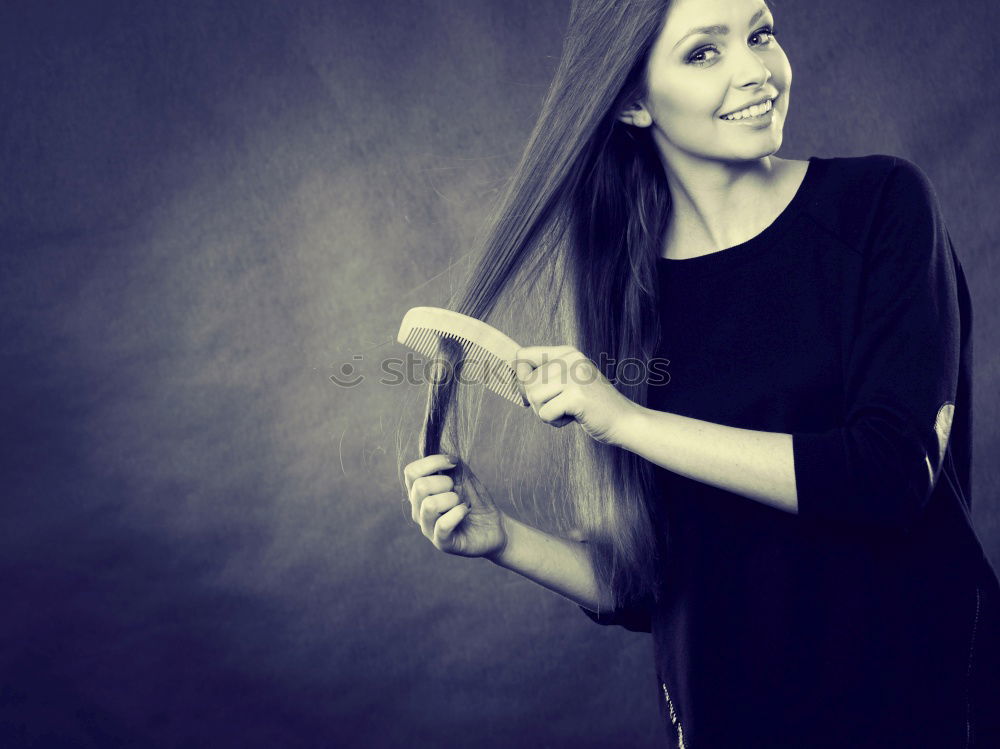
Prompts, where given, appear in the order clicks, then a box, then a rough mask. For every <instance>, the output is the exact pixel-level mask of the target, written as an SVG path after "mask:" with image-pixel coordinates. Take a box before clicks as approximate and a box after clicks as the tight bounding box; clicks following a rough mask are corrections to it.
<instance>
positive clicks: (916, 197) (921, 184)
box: [808, 153, 939, 249]
mask: <svg viewBox="0 0 1000 749" xmlns="http://www.w3.org/2000/svg"><path fill="white" fill-rule="evenodd" d="M810 162H811V163H812V165H813V166H812V168H814V169H817V171H818V174H817V175H815V180H814V184H815V188H814V190H815V192H814V194H813V196H812V200H810V201H809V207H808V210H809V212H810V213H811V214H812V216H813V218H814V219H815V220H816V221H817V222H818V223H820V224H822V225H823V226H825V227H826V228H827V230H828V231H830V232H831V233H833V234H836V235H837V236H839V237H840V238H841V239H843V240H844V241H845V242H846V243H847V244H848V245H850V246H852V247H854V248H855V249H858V248H859V247H860V246H861V245H862V244H863V243H864V238H865V237H866V235H867V234H868V233H869V232H871V231H872V230H873V229H874V228H876V227H877V226H878V225H880V224H882V223H884V221H883V219H884V218H885V217H886V215H887V214H894V216H895V217H896V218H901V219H902V221H903V223H906V220H907V219H906V218H905V216H906V215H912V216H913V217H922V216H928V215H931V214H935V213H938V211H939V207H938V201H937V196H936V194H935V191H934V187H933V186H932V184H931V181H930V179H928V177H927V175H926V174H925V173H924V171H923V170H922V169H921V168H920V167H919V166H917V165H916V164H915V163H913V162H912V161H910V160H908V159H906V158H903V157H902V156H893V155H889V154H881V153H877V154H867V155H864V156H834V157H817V156H813V157H811V158H810Z"/></svg>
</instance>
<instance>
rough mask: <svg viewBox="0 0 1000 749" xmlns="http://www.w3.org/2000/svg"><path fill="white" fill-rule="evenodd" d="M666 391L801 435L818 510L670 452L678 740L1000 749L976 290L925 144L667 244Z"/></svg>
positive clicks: (708, 411) (658, 657)
mask: <svg viewBox="0 0 1000 749" xmlns="http://www.w3.org/2000/svg"><path fill="white" fill-rule="evenodd" d="M658 271H659V283H660V286H659V303H658V307H659V310H658V312H659V314H660V315H661V318H662V328H663V335H662V338H661V341H660V346H659V351H658V355H659V356H662V357H664V358H666V359H668V360H669V365H668V371H669V373H670V377H669V381H668V382H666V384H662V385H658V386H651V387H650V396H649V402H648V404H647V405H648V406H649V407H650V408H654V409H657V410H662V411H669V412H672V413H677V414H682V415H685V416H690V417H693V418H697V419H702V420H705V421H709V422H715V423H720V424H726V425H729V426H734V427H740V428H744V429H753V430H760V431H767V432H781V433H787V434H791V435H792V444H793V453H794V465H795V469H794V470H795V482H796V491H797V499H798V512H797V513H790V512H787V511H784V510H780V509H776V508H773V507H770V506H768V505H765V504H763V503H760V502H758V501H755V500H752V499H749V498H747V497H743V496H740V495H737V494H735V493H732V492H728V491H725V490H722V489H719V488H716V487H713V486H711V485H708V484H705V483H701V482H698V481H694V480H691V479H688V478H686V477H683V476H681V475H679V474H676V473H673V472H671V471H667V470H665V469H662V468H661V467H659V466H656V468H655V473H656V476H657V481H658V486H659V492H658V494H657V495H656V496H653V497H650V498H649V509H650V513H651V516H652V517H653V518H654V521H655V523H656V526H657V528H658V531H659V543H660V548H661V558H662V560H663V561H662V569H661V577H662V582H661V585H660V586H659V591H658V592H659V595H658V596H653V595H652V594H650V595H648V596H647V597H645V598H643V599H641V600H637V601H634V602H632V603H630V604H629V605H627V606H624V607H622V608H620V609H618V610H615V611H612V612H602V613H600V614H597V613H594V612H590V611H588V610H587V609H583V611H584V613H586V614H587V615H588V616H589V617H590V618H591V619H593V620H594V621H596V622H598V623H600V624H618V625H621V626H623V627H625V628H627V629H630V630H633V631H639V632H650V633H652V635H653V646H654V655H655V664H656V676H657V682H658V683H657V690H658V696H659V700H660V705H661V708H662V714H663V718H664V724H665V728H666V729H667V737H668V740H669V742H668V743H670V744H672V745H674V746H684V747H686V749H707V748H708V747H734V748H736V747H738V748H740V749H750V748H751V747H808V748H809V749H818V748H821V747H846V746H855V747H858V746H861V747H868V746H871V747H889V746H892V747H911V748H912V747H935V748H936V749H940V748H942V747H948V748H951V747H966V746H983V747H985V746H990V747H1000V730H998V728H997V720H998V719H997V718H996V715H995V714H997V713H1000V665H998V664H1000V657H998V656H997V643H998V641H1000V625H998V624H997V621H998V601H1000V584H998V582H997V576H996V573H995V571H994V570H993V569H992V567H991V565H990V563H989V561H988V559H987V557H986V556H985V554H984V552H983V549H982V547H981V544H980V542H979V539H978V538H977V536H976V533H975V531H974V529H973V526H972V523H971V519H970V509H971V505H970V480H969V476H970V466H971V458H972V455H971V430H972V387H971V386H972V382H971V375H972V358H971V357H972V346H971V322H972V317H971V315H972V308H971V303H970V298H969V292H968V287H967V285H966V280H965V277H964V274H963V270H962V266H961V264H960V262H959V259H958V257H957V255H956V254H955V251H954V249H953V247H952V243H951V240H950V237H949V235H948V232H947V230H946V227H945V225H944V223H943V220H942V216H941V211H940V208H939V205H938V202H937V199H936V195H935V193H934V189H933V187H932V185H931V184H930V182H929V181H928V179H927V177H926V176H925V175H924V174H923V172H922V171H920V169H919V168H917V167H916V166H915V165H914V164H912V163H910V162H908V161H906V160H905V159H901V158H895V157H890V156H882V155H873V156H866V157H852V158H832V159H823V158H818V157H813V158H811V159H810V160H809V167H808V170H807V172H806V176H805V178H804V180H803V182H802V184H801V186H800V187H799V189H798V192H797V193H796V194H795V196H794V198H793V199H792V201H791V203H790V204H789V205H788V206H787V207H786V208H785V210H784V211H783V212H782V213H781V214H780V215H779V216H778V217H777V219H776V220H775V221H774V222H773V223H772V224H771V225H770V226H768V227H767V228H766V229H765V230H764V231H763V232H761V233H760V234H758V235H757V236H755V237H753V238H752V239H750V240H748V241H746V242H744V243H742V244H739V245H736V246H733V247H730V248H727V249H725V250H721V251H718V252H714V253H710V254H708V255H703V256H700V257H695V258H690V259H684V260H668V259H665V258H661V259H660V260H659V261H658Z"/></svg>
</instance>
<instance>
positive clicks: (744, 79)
mask: <svg viewBox="0 0 1000 749" xmlns="http://www.w3.org/2000/svg"><path fill="white" fill-rule="evenodd" d="M770 78H771V71H770V70H769V69H768V67H767V65H765V64H764V60H763V58H762V57H761V56H760V55H759V54H757V53H756V52H754V51H753V50H752V49H750V48H749V47H748V48H745V49H744V51H743V54H742V55H741V56H740V61H739V67H738V68H737V71H736V81H735V83H736V86H737V87H738V88H746V87H747V86H749V87H751V88H757V87H759V86H762V85H764V84H765V83H767V82H768V80H769V79H770Z"/></svg>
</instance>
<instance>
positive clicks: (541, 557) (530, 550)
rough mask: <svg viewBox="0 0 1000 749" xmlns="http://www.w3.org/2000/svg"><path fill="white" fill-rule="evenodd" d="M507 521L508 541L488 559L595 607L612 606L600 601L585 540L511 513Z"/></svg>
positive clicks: (574, 600) (563, 594)
mask: <svg viewBox="0 0 1000 749" xmlns="http://www.w3.org/2000/svg"><path fill="white" fill-rule="evenodd" d="M503 523H504V529H505V531H506V533H507V543H506V545H505V546H504V547H503V549H501V550H500V552H499V553H497V554H495V555H493V556H489V557H487V559H489V560H490V561H491V562H493V563H494V564H496V565H499V566H500V567H505V568H506V569H509V570H512V571H513V572H517V573H518V574H520V575H523V576H524V577H526V578H528V579H529V580H532V581H533V582H536V583H538V584H539V585H541V586H543V587H545V588H548V589H549V590H551V591H554V592H555V593H558V594H559V595H561V596H563V597H565V598H568V599H569V600H571V601H573V602H574V603H576V604H578V605H580V606H583V607H585V608H588V609H590V610H591V611H597V610H598V609H601V610H608V609H610V608H611V605H610V604H609V603H603V602H600V601H599V589H598V586H597V578H596V575H595V574H594V567H593V564H592V563H591V561H590V555H589V554H588V553H587V550H586V549H585V548H584V547H583V543H581V542H580V541H571V540H569V539H566V538H559V537H558V536H553V535H550V534H548V533H545V532H544V531H540V530H538V529H537V528H533V527H531V526H530V525H526V524H525V523H522V522H521V521H519V520H516V519H514V518H512V517H510V516H509V515H504V518H503Z"/></svg>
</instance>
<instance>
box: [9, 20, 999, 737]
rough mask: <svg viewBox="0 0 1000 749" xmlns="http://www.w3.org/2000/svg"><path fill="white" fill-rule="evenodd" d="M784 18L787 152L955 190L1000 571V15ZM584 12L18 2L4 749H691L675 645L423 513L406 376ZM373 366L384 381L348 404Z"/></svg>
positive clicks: (992, 542) (983, 519)
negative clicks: (660, 748) (669, 731)
mask: <svg viewBox="0 0 1000 749" xmlns="http://www.w3.org/2000/svg"><path fill="white" fill-rule="evenodd" d="M774 6H775V11H776V20H777V23H776V31H777V35H778V37H779V39H781V41H782V44H783V46H784V47H785V49H786V51H787V52H788V55H789V57H790V59H791V61H792V65H793V70H794V76H795V81H794V85H793V89H792V91H793V96H792V99H791V102H792V104H791V111H790V119H789V123H788V126H787V130H786V139H785V146H784V147H783V149H782V152H781V153H782V155H784V156H788V157H794V158H806V157H807V156H809V155H812V154H816V155H819V156H834V155H862V154H869V153H890V154H896V155H900V156H904V157H906V158H908V159H911V160H913V161H915V162H916V163H917V164H919V165H920V166H921V167H922V168H923V169H924V170H925V171H926V172H927V173H928V175H929V176H930V177H931V179H932V181H933V182H934V184H935V186H936V187H937V190H938V193H939V195H940V199H941V203H942V205H943V209H944V213H945V216H946V218H947V222H948V226H949V229H950V232H951V235H952V237H953V239H954V241H955V244H956V248H957V250H958V252H959V255H960V258H961V260H962V262H963V264H964V267H965V269H966V272H967V274H968V277H969V281H970V284H971V287H972V294H973V299H974V304H975V309H976V330H975V349H976V378H977V381H976V395H977V398H978V402H977V410H976V423H975V428H976V434H975V439H976V442H975V454H976V463H975V475H974V491H973V502H974V517H975V522H976V525H977V528H978V530H979V532H980V534H981V537H982V538H983V541H984V543H985V544H986V546H987V547H988V550H989V554H990V556H991V559H992V560H993V563H994V565H1000V465H998V464H997V463H991V462H990V461H989V460H988V456H991V455H996V454H997V452H998V447H1000V429H998V426H997V425H998V424H1000V413H998V406H1000V404H998V399H997V396H996V393H997V390H998V384H1000V347H998V346H997V343H998V340H1000V337H998V325H1000V312H998V310H1000V304H998V303H997V302H998V295H997V291H996V287H995V282H996V279H997V278H998V276H1000V266H998V263H1000V261H998V260H997V257H998V256H997V254H996V246H995V239H996V237H997V236H998V223H1000V222H998V211H997V210H996V204H997V195H998V190H997V177H996V175H997V167H998V162H997V135H996V133H997V128H996V118H997V116H998V115H1000V111H998V107H997V99H996V97H995V92H996V70H997V60H996V45H995V43H994V42H995V39H994V37H995V32H996V29H997V28H1000V13H998V10H997V7H998V6H997V4H996V3H990V2H987V1H986V0H981V1H980V2H969V3H963V4H961V5H958V4H954V3H941V2H938V1H937V0H933V1H931V0H925V1H923V2H913V0H882V2H880V3H877V4H873V3H870V2H868V1H867V0H841V1H838V2H832V0H823V1H817V0H809V2H806V0H777V2H775V3H774ZM568 7H569V4H568V2H566V1H565V0H549V1H539V0H453V1H451V2H448V1H447V0H413V1H411V2H395V3H390V2H384V1H376V2H373V1H372V0H356V1H355V2H350V3H347V2H340V3H338V2H320V1H319V0H300V1H298V2H279V1H278V0H272V1H271V2H268V1H266V0H242V1H240V2H236V1H235V0H233V1H232V2H223V1H222V0H198V2H194V1H193V0H174V1H173V2H151V1H150V0H128V2H125V1H124V0H123V1H121V2H90V1H85V0H76V1H75V2H69V1H67V2H42V1H41V0H37V1H35V2H16V3H11V2H7V3H4V6H3V9H2V10H0V42H2V43H0V95H2V99H0V145H2V152H0V237H2V245H0V246H2V248H3V254H2V267H0V299H2V301H3V316H2V330H0V354H2V360H3V368H2V372H3V375H2V376H3V381H2V383H0V385H2V388H3V389H2V397H0V408H2V414H0V416H2V420H0V423H2V425H3V432H2V434H3V437H2V440H3V441H2V450H0V454H2V461H3V462H2V465H3V476H2V483H0V490H2V493H3V494H2V499H0V506H2V511H3V515H2V517H0V534H2V535H0V574H2V579H3V590H4V599H5V600H4V604H3V607H2V612H3V613H2V614H0V744H2V745H3V746H8V747H21V746H43V747H49V746H73V747H87V746H95V747H96V746H100V747H114V746H142V747H150V746H182V745H184V746H209V745H212V746H223V745H233V746H236V745H238V746H242V747H257V746H260V747H272V746H287V747H298V746H366V747H367V746H370V747H382V746H428V747H430V746H434V747H467V746H477V747H508V746H512V745H515V744H516V745H520V746H531V747H562V746H573V747H589V746H593V747H599V746H608V745H619V746H621V745H627V746H637V747H639V746H654V745H656V744H657V742H658V741H660V740H661V737H662V729H661V727H660V724H659V722H658V718H657V712H656V710H657V707H656V702H655V700H656V692H655V681H654V680H655V675H654V673H653V670H652V663H651V641H650V639H649V637H648V636H647V635H639V634H633V633H629V632H625V631H624V630H622V629H620V628H601V627H597V626H596V625H594V624H592V623H591V622H590V621H589V620H587V619H586V618H585V617H584V616H583V615H582V614H581V613H579V611H578V610H577V609H576V607H575V606H574V605H573V604H571V603H569V602H567V601H565V600H564V599H562V598H559V597H558V596H556V595H554V594H552V593H550V592H548V591H545V590H543V589H541V588H539V587H537V586H535V585H534V584H533V583H530V582H528V581H527V580H524V579H522V578H520V577H518V576H516V575H514V574H512V573H509V572H507V571H505V570H502V569H499V568H497V567H494V566H493V565H491V564H490V563H489V562H486V561H484V560H466V559H461V558H456V557H450V556H447V555H444V554H441V553H440V552H438V551H436V550H435V549H434V548H433V547H432V546H431V545H430V543H429V542H428V541H427V540H426V539H425V538H424V537H423V536H422V535H421V534H420V532H419V529H418V528H417V527H416V526H415V525H413V524H412V523H411V522H410V521H409V517H408V514H407V513H406V512H404V508H403V504H402V501H401V500H402V488H401V487H400V485H399V480H398V477H397V474H396V463H395V456H396V442H395V430H396V428H397V426H398V425H399V424H400V423H401V420H402V424H403V426H404V430H405V428H406V426H407V424H409V425H410V426H411V427H412V429H415V428H416V421H415V420H414V418H413V416H414V414H415V412H414V411H412V409H411V410H407V408H406V407H404V404H405V403H407V402H409V401H408V399H410V400H412V397H411V396H413V395H416V397H417V399H418V400H419V397H420V395H421V394H422V392H423V390H422V388H421V387H419V386H413V387H396V388H392V387H389V386H386V385H382V384H379V383H377V382H375V381H374V375H375V374H377V372H373V369H374V367H375V362H376V361H377V358H376V357H380V356H389V355H398V354H400V353H401V349H400V348H399V347H398V345H397V344H395V343H394V342H393V339H394V336H395V332H396V328H397V326H398V323H399V320H400V318H401V316H402V314H403V312H404V311H405V310H406V309H407V308H409V307H410V306H414V305H417V304H440V303H442V302H443V301H444V297H445V295H446V293H447V292H448V291H449V290H450V288H451V286H450V284H451V283H452V281H451V280H450V279H451V276H450V275H449V273H448V272H447V270H448V267H449V264H451V263H453V262H454V261H455V260H456V259H458V258H459V257H461V256H462V254H463V253H466V252H467V251H468V250H469V249H470V248H471V247H472V242H473V239H474V236H475V232H476V231H477V229H478V228H479V226H480V223H481V221H482V219H483V217H484V216H485V212H486V209H487V207H488V205H489V201H490V200H491V199H492V197H494V196H495V194H496V191H497V189H498V187H499V186H500V184H501V183H502V180H503V178H504V177H505V176H506V175H507V174H508V173H509V170H510V169H511V167H512V165H513V163H514V160H515V159H516V158H517V156H518V154H519V151H520V149H521V147H522V146H523V144H524V141H525V138H526V136H527V134H528V131H529V129H530V127H531V124H532V122H533V120H534V117H535V116H536V114H537V111H538V107H539V104H540V102H541V98H542V96H543V94H544V91H545V89H546V86H547V83H548V81H549V78H550V75H551V73H552V72H553V70H554V66H555V62H556V59H557V57H558V54H559V50H560V45H561V34H562V31H563V28H564V24H565V20H566V18H567V13H568ZM524 343H530V344H542V343H551V344H555V343H561V341H526V342H524ZM359 356H360V357H361V358H360V359H359V358H355V357H359ZM345 363H351V366H353V367H355V369H354V372H355V373H358V372H361V373H364V372H365V370H366V368H367V380H365V381H364V382H362V383H361V384H359V385H358V386H357V387H354V388H351V389H347V388H340V387H337V386H336V385H335V384H334V383H333V382H331V380H330V379H329V377H330V375H331V374H334V373H336V372H340V371H341V367H342V365H343V364H345ZM471 460H474V461H477V466H478V467H479V468H480V469H481V470H483V471H484V472H485V473H489V471H490V470H495V469H496V468H497V467H498V466H500V464H499V463H498V459H497V456H496V455H491V454H490V453H489V452H487V451H483V453H482V454H480V455H477V456H475V457H474V458H471ZM491 466H492V469H491ZM500 467H502V466H500Z"/></svg>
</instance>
